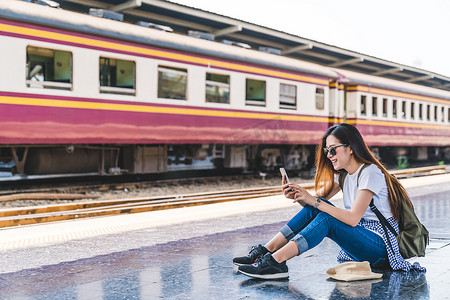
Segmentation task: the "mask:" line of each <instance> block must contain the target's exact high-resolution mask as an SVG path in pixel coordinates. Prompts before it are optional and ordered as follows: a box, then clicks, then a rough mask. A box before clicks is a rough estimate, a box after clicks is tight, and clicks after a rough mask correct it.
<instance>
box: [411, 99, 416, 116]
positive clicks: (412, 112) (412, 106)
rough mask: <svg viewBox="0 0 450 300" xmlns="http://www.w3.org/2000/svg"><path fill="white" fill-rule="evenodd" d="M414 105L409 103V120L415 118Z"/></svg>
mask: <svg viewBox="0 0 450 300" xmlns="http://www.w3.org/2000/svg"><path fill="white" fill-rule="evenodd" d="M414 104H415V103H414V102H411V119H414V118H415V115H414V106H415V105H414Z"/></svg>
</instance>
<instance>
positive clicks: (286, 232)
mask: <svg viewBox="0 0 450 300" xmlns="http://www.w3.org/2000/svg"><path fill="white" fill-rule="evenodd" d="M280 233H281V234H282V235H283V236H284V238H285V239H286V241H288V242H289V241H290V240H291V239H292V238H293V237H294V236H295V233H294V232H293V231H292V229H291V228H290V227H289V226H287V225H284V226H283V228H281V229H280Z"/></svg>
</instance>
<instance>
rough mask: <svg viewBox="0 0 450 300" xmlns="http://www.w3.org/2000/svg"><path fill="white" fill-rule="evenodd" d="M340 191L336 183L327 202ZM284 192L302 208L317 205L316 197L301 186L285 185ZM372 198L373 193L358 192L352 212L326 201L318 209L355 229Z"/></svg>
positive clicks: (367, 191) (368, 191)
mask: <svg viewBox="0 0 450 300" xmlns="http://www.w3.org/2000/svg"><path fill="white" fill-rule="evenodd" d="M336 186H337V187H336ZM339 190H340V188H339V185H338V184H337V183H335V185H334V187H333V189H332V190H331V192H330V194H328V195H327V200H328V199H329V198H331V197H333V196H334V195H335V194H336V193H337V192H338V191H339ZM283 191H284V194H285V197H286V198H289V199H293V200H294V203H295V202H298V203H299V204H300V205H302V206H305V205H311V206H314V204H315V203H316V197H314V196H312V195H311V194H310V193H308V191H306V190H305V189H304V188H303V187H301V186H299V185H296V184H286V185H283ZM372 197H373V192H371V191H370V190H366V189H364V190H359V191H358V193H357V194H356V199H355V201H354V202H353V206H352V208H351V209H350V210H346V209H342V208H338V207H335V206H333V205H330V204H328V203H326V202H325V201H322V202H321V203H320V205H319V206H318V207H317V208H318V209H319V210H321V211H323V212H326V213H327V214H329V215H331V216H333V217H335V218H336V219H338V220H340V221H342V222H343V223H345V224H347V225H350V226H352V227H354V226H356V225H357V224H358V223H359V221H360V220H361V218H362V216H363V215H364V213H365V211H366V210H367V208H368V207H369V203H370V200H372Z"/></svg>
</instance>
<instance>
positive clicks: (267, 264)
mask: <svg viewBox="0 0 450 300" xmlns="http://www.w3.org/2000/svg"><path fill="white" fill-rule="evenodd" d="M239 272H241V273H242V274H245V275H247V276H250V277H254V278H260V279H283V278H288V277H289V272H288V267H287V265H286V262H285V261H284V262H282V263H278V262H277V261H276V260H275V259H274V258H273V257H272V254H270V253H266V254H265V255H264V256H263V257H262V258H261V259H258V260H257V261H256V262H255V263H254V264H253V265H242V266H240V267H239Z"/></svg>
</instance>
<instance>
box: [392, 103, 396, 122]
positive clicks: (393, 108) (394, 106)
mask: <svg viewBox="0 0 450 300" xmlns="http://www.w3.org/2000/svg"><path fill="white" fill-rule="evenodd" d="M392 117H393V118H397V100H392Z"/></svg>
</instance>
